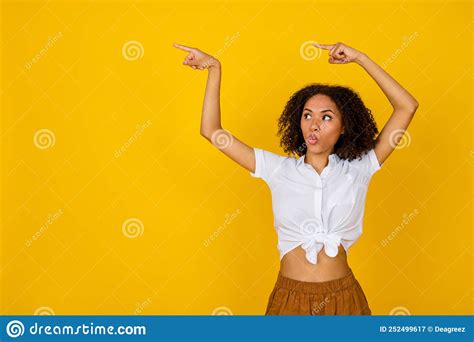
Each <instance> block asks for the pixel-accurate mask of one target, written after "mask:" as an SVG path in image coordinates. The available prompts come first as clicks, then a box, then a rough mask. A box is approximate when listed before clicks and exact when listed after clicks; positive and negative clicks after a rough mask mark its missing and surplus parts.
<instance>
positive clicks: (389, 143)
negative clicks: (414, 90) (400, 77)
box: [314, 43, 418, 165]
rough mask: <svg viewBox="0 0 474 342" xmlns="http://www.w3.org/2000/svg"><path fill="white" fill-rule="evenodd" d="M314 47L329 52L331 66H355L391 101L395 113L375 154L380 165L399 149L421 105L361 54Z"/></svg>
mask: <svg viewBox="0 0 474 342" xmlns="http://www.w3.org/2000/svg"><path fill="white" fill-rule="evenodd" d="M314 45H315V46H317V47H319V48H321V49H327V50H330V51H329V63H331V64H346V63H350V62H355V63H357V64H359V65H361V66H362V67H363V68H364V69H365V71H367V73H368V74H369V75H370V76H371V77H372V78H373V79H374V80H375V82H377V84H378V86H379V87H380V89H382V91H383V93H384V94H385V96H386V97H387V99H388V100H389V101H390V104H391V105H392V107H393V112H392V115H391V116H390V118H389V119H388V121H387V123H386V124H385V126H384V127H383V129H382V131H381V132H380V134H379V135H378V136H377V139H376V141H375V154H376V155H377V159H378V161H379V164H380V165H382V163H383V162H384V161H385V160H386V159H387V158H388V156H389V155H390V154H391V153H392V152H393V150H394V149H395V148H396V147H397V145H398V143H399V142H400V140H401V139H402V137H403V134H404V133H405V130H406V129H407V128H408V125H409V124H410V122H411V120H412V119H413V116H414V115H415V112H416V110H417V108H418V101H417V100H416V99H415V98H414V97H413V96H412V95H411V94H410V93H409V92H408V91H407V90H406V89H405V88H403V87H402V86H401V85H400V84H399V83H398V82H397V81H395V80H394V79H393V78H392V77H391V76H390V75H389V74H388V73H387V72H386V71H385V70H384V69H383V68H381V67H380V66H379V65H377V63H375V62H374V61H373V60H371V59H370V58H369V57H368V56H367V55H366V54H365V53H362V52H360V51H358V50H356V49H354V48H352V47H349V46H347V45H345V44H343V43H336V44H332V45H327V44H318V43H314Z"/></svg>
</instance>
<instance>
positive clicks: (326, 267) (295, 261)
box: [280, 245, 351, 282]
mask: <svg viewBox="0 0 474 342" xmlns="http://www.w3.org/2000/svg"><path fill="white" fill-rule="evenodd" d="M280 272H281V274H282V275H283V276H285V277H287V278H292V279H296V280H300V281H309V282H321V281H329V280H334V279H338V278H342V277H344V276H346V275H348V274H349V273H350V272H351V269H350V267H349V265H348V264H347V255H346V250H345V249H344V247H343V246H342V245H340V246H339V252H338V254H337V255H336V256H335V257H330V256H328V255H327V254H326V253H325V252H324V247H323V248H321V250H320V251H319V254H318V262H317V264H316V265H313V264H312V263H310V262H309V261H308V260H307V259H306V251H305V250H304V249H303V248H302V247H301V245H300V246H298V247H296V248H295V249H293V250H291V251H289V252H288V253H286V254H285V255H284V256H283V259H281V263H280Z"/></svg>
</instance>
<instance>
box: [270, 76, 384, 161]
mask: <svg viewBox="0 0 474 342" xmlns="http://www.w3.org/2000/svg"><path fill="white" fill-rule="evenodd" d="M316 94H323V95H327V96H329V97H330V98H331V99H332V100H333V101H334V103H335V104H336V106H337V109H338V110H339V111H340V112H341V113H342V120H343V123H344V134H342V135H341V136H340V137H339V140H338V141H337V142H336V144H335V146H334V153H336V154H337V155H338V156H339V157H340V158H341V159H347V160H349V161H350V160H353V159H355V158H358V157H361V156H362V155H363V154H365V153H366V152H368V151H369V150H370V149H372V148H373V147H374V146H375V137H376V135H377V134H378V129H377V124H376V122H375V120H374V118H373V116H372V113H371V111H370V109H368V108H367V107H366V106H365V105H364V103H363V102H362V100H361V98H360V97H359V95H358V94H357V92H355V91H354V90H353V89H351V88H348V87H343V86H339V85H329V84H321V83H313V84H309V85H307V86H305V87H304V88H302V89H300V90H298V91H296V92H295V93H294V94H293V95H292V96H291V97H290V99H289V100H288V102H287V104H286V105H285V108H284V110H283V113H282V114H281V116H280V118H279V119H278V135H281V140H280V146H282V147H283V150H284V151H285V152H286V153H288V154H291V153H295V154H297V155H298V156H302V155H304V154H306V150H307V148H306V143H305V140H304V136H303V132H302V131H301V121H300V120H301V115H302V114H303V109H304V105H305V103H306V101H307V100H308V99H309V98H311V97H312V96H314V95H316Z"/></svg>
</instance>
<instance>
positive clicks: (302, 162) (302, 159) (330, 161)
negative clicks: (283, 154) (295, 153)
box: [297, 153, 340, 175]
mask: <svg viewBox="0 0 474 342" xmlns="http://www.w3.org/2000/svg"><path fill="white" fill-rule="evenodd" d="M339 159H340V158H339V157H338V156H337V154H336V153H331V154H330V155H329V156H328V165H326V167H325V168H324V169H323V171H322V173H321V175H323V173H324V174H327V173H328V172H330V171H331V169H332V168H333V167H334V165H336V164H337V162H338V161H339ZM305 160H306V154H303V155H302V156H301V157H300V158H299V159H298V162H297V164H298V166H301V165H303V166H305V167H307V168H311V169H312V170H314V168H313V166H312V165H310V164H307V163H305ZM314 171H315V172H316V170H314Z"/></svg>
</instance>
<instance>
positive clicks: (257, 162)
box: [174, 43, 418, 315]
mask: <svg viewBox="0 0 474 342" xmlns="http://www.w3.org/2000/svg"><path fill="white" fill-rule="evenodd" d="M313 44H314V45H315V46H316V47H318V48H321V49H326V50H329V63H331V64H347V63H351V62H354V63H357V64H359V65H361V66H362V67H363V68H364V69H365V70H366V71H367V73H368V74H369V75H370V76H371V77H372V78H373V79H374V80H375V81H376V82H377V84H378V85H379V86H380V88H381V89H382V91H383V92H384V94H385V95H386V96H387V98H388V100H389V101H390V103H391V105H392V107H393V113H392V115H391V117H390V118H389V120H388V121H387V123H386V124H385V126H384V128H383V129H382V131H381V132H380V134H378V136H376V134H377V133H378V130H377V126H376V123H375V121H374V119H373V117H372V114H371V112H370V110H369V109H368V108H366V106H365V105H364V104H363V102H362V100H361V99H360V97H359V96H358V95H357V93H355V92H354V91H353V90H352V89H350V88H347V87H342V86H332V85H326V84H310V85H308V86H306V87H304V88H302V89H300V90H298V91H297V92H295V93H294V94H293V95H292V96H291V98H290V99H289V101H288V103H287V104H286V106H285V109H284V111H283V113H282V115H281V117H280V118H279V130H278V134H279V135H281V136H282V137H281V143H280V144H281V145H282V146H283V148H284V150H285V152H286V153H294V154H297V155H298V156H299V158H298V159H295V158H293V157H287V156H281V155H278V154H275V153H272V152H270V151H266V150H263V149H260V148H252V147H250V146H248V145H246V144H245V143H243V142H242V141H240V140H239V139H237V138H236V137H234V136H233V135H232V134H230V133H229V132H228V131H226V130H224V129H222V126H221V119H220V101H219V97H220V95H219V92H220V80H221V64H220V62H219V61H218V60H217V59H216V58H214V57H212V56H210V55H208V54H206V53H204V52H202V51H200V50H199V49H196V48H191V47H188V46H183V45H179V44H174V46H175V47H177V48H180V49H182V50H184V51H186V52H188V55H187V56H186V58H185V60H184V62H183V64H184V65H187V66H189V67H191V68H193V69H199V70H203V69H208V71H209V73H208V79H207V84H206V93H205V97H204V104H203V110H202V119H201V135H203V136H204V137H205V138H206V139H208V140H209V141H210V142H211V143H212V144H213V145H214V146H216V147H217V148H219V149H220V150H221V151H222V152H223V153H224V154H226V155H227V156H229V157H230V158H231V159H233V160H234V161H236V162H237V163H238V164H240V165H241V166H243V167H244V168H246V169H247V170H249V171H250V174H251V175H252V176H253V177H259V178H262V179H263V180H264V181H265V182H266V183H267V184H268V186H269V188H270V190H271V193H272V205H273V213H274V218H275V220H274V222H275V229H276V231H277V235H278V249H279V251H280V262H281V264H280V271H279V273H278V277H277V280H276V284H275V286H274V288H273V291H272V292H271V294H270V296H269V298H268V304H267V309H266V313H265V314H267V315H310V314H311V315H371V309H370V307H369V304H368V302H367V299H366V297H365V294H364V292H363V290H362V288H361V286H360V284H359V282H358V281H357V279H356V278H355V276H354V274H353V273H352V270H351V268H350V267H349V265H348V263H347V250H348V249H349V247H350V246H351V245H352V244H354V243H355V242H356V240H357V239H358V238H359V237H360V235H361V234H362V221H363V214H364V207H365V199H366V194H367V189H368V185H369V182H370V179H371V177H372V175H373V174H374V173H375V172H376V171H377V170H379V169H380V167H381V165H382V164H383V162H384V161H385V160H386V159H387V158H388V156H389V155H390V154H391V153H392V151H393V150H394V149H395V148H396V146H397V144H398V142H399V141H400V139H401V138H402V136H403V133H404V132H405V130H406V129H407V127H408V125H409V124H410V122H411V120H412V118H413V115H414V113H415V111H416V109H417V108H418V102H417V101H416V99H415V98H414V97H413V96H412V95H410V94H409V93H408V92H407V91H406V90H405V89H404V88H403V87H402V86H401V85H400V84H398V83H397V82H396V81H395V80H394V79H393V78H392V77H391V76H390V75H389V74H387V72H385V70H383V69H382V68H381V67H380V66H378V65H377V64H376V63H375V62H374V61H372V60H371V59H370V58H369V57H368V56H367V55H366V54H365V53H362V52H360V51H358V50H356V49H354V48H352V47H349V46H347V45H345V44H343V43H336V44H333V45H325V44H318V43H313ZM323 247H324V248H323Z"/></svg>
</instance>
